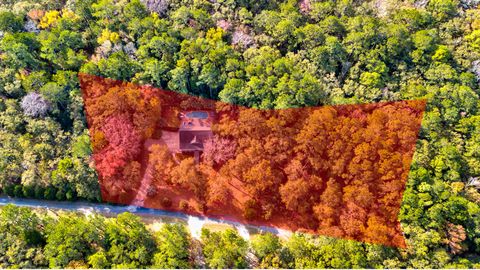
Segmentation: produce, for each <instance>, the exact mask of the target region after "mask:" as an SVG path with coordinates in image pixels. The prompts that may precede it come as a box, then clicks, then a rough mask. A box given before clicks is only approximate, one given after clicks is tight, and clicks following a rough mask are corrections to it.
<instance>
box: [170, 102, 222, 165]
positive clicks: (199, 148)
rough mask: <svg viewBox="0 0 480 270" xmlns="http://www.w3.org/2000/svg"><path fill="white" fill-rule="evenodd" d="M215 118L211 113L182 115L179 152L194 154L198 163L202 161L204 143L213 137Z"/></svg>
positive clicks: (186, 113) (192, 112) (194, 112)
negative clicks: (201, 154)
mask: <svg viewBox="0 0 480 270" xmlns="http://www.w3.org/2000/svg"><path fill="white" fill-rule="evenodd" d="M213 118H214V114H213V112H209V111H189V112H184V113H181V114H180V119H181V121H180V127H179V129H178V142H179V144H178V145H179V150H180V152H182V153H193V154H194V156H195V161H196V162H197V163H198V162H199V160H200V152H203V143H204V142H205V140H207V139H209V138H211V137H212V136H213V133H212V124H213Z"/></svg>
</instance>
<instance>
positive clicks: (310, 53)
mask: <svg viewBox="0 0 480 270" xmlns="http://www.w3.org/2000/svg"><path fill="white" fill-rule="evenodd" d="M477 4H478V1H474V0H421V1H420V0H419V1H415V0H403V1H389V0H384V1H353V0H336V1H334V0H326V1H320V0H301V1H292V0H286V1H282V0H277V1H265V0H260V1H258V0H257V1H253V0H241V1H233V0H226V1H207V0H195V1H194V0H144V1H140V0H131V1H126V0H98V1H97V0H86V1H80V0H68V1H52V0H26V1H17V0H6V1H2V2H1V4H0V188H1V190H2V193H4V194H7V195H9V196H16V197H28V198H39V199H49V200H76V199H82V200H90V201H101V196H100V187H99V184H98V176H97V174H96V172H95V169H94V168H95V166H94V165H95V164H93V162H92V158H91V155H92V143H93V145H95V143H97V142H98V143H101V142H102V138H101V136H99V137H98V138H96V139H95V140H94V141H93V142H92V141H91V140H90V137H89V134H88V130H87V124H86V118H85V114H84V111H83V105H84V104H83V101H82V97H81V92H80V88H79V81H78V73H79V72H83V73H88V74H93V75H99V76H103V77H107V78H112V79H119V80H124V81H130V82H134V83H138V84H141V85H152V86H155V87H159V88H163V89H169V90H172V91H176V92H180V93H188V94H192V95H197V96H202V97H207V98H211V99H218V100H221V101H224V102H229V103H234V104H237V105H242V106H247V107H253V108H257V109H283V108H297V107H305V106H320V105H337V104H352V103H355V104H357V103H369V102H380V101H395V100H403V99H426V100H427V110H426V113H425V116H424V119H423V122H422V128H421V130H420V136H419V139H418V141H417V144H416V152H415V155H414V157H413V162H412V166H411V170H410V174H409V177H408V180H407V186H406V190H405V192H404V194H403V202H402V207H401V209H400V215H399V219H400V223H401V225H402V230H403V232H404V235H405V238H406V241H407V249H400V250H392V249H389V248H383V247H371V246H366V245H364V244H358V245H357V244H350V242H345V241H343V240H328V241H326V240H322V239H320V240H319V239H307V240H308V241H304V240H305V239H304V238H305V237H304V236H301V237H300V236H299V237H297V238H294V239H292V240H291V243H289V245H291V247H292V248H291V250H293V251H294V252H296V255H295V264H294V265H291V264H290V265H286V266H285V265H284V264H276V263H277V262H278V261H282V260H283V258H285V257H283V256H284V254H285V253H284V252H283V251H284V249H283V248H281V247H279V248H278V249H275V250H274V251H272V252H270V253H269V254H268V255H261V256H263V257H264V258H266V259H265V260H266V262H267V261H268V262H271V263H272V265H274V266H273V267H275V266H277V267H280V266H282V267H292V266H295V267H310V268H312V267H336V266H340V267H350V266H351V267H353V266H368V267H388V268H398V267H414V268H429V267H430V268H439V267H448V268H450V267H451V268H455V267H470V268H471V267H478V261H479V258H478V254H479V252H480V218H479V213H480V206H479V205H480V191H479V187H480V149H479V145H480V135H479V134H480V115H479V95H480V87H479V80H480V45H479V44H480V9H479V8H478V7H477ZM125 94H127V93H125ZM132 94H134V93H132ZM120 120H121V119H120ZM115 121H119V119H117V120H112V121H111V123H110V125H115ZM90 135H92V134H90ZM134 135H135V134H134ZM137 135H138V134H137ZM138 136H140V135H138ZM183 166H185V167H188V166H190V164H189V163H188V162H185V164H183ZM131 169H135V167H132V168H131ZM11 218H14V216H12V215H9V216H8V219H11ZM2 222H3V219H2ZM59 222H61V221H59ZM72 222H73V223H72V224H65V226H63V227H59V230H60V229H62V228H64V230H65V231H64V233H68V230H69V229H70V228H69V226H75V227H77V226H78V227H79V228H81V230H80V229H79V230H78V231H82V232H85V233H86V234H91V232H92V229H91V228H90V225H89V224H88V223H87V224H85V223H86V222H84V221H81V220H73V221H72ZM119 226H121V225H119ZM110 227H112V228H110V229H111V230H112V233H115V232H116V231H118V230H119V229H118V228H113V227H114V226H113V225H112V226H110ZM2 228H3V227H2ZM120 231H121V230H120ZM0 233H4V232H3V229H2V232H0ZM15 233H17V232H15ZM14 235H15V236H14V238H15V239H14V241H20V242H19V243H18V245H16V247H18V250H19V251H18V252H23V253H21V254H28V256H33V255H32V254H35V252H34V250H35V249H33V250H32V249H31V245H34V244H33V243H34V242H33V243H31V242H27V243H25V242H21V241H24V240H22V239H20V238H18V239H16V237H18V236H17V235H18V234H14ZM142 235H143V234H140V235H139V237H140V238H139V239H140V240H138V241H143V240H144V238H141V237H143V236H142ZM119 237H121V235H120V236H119ZM212 237H217V238H218V237H219V236H212ZM227 238H228V237H227ZM43 239H45V238H43ZM48 239H49V238H47V240H42V241H47V243H48V241H51V243H60V242H61V239H62V238H57V237H53V236H52V238H51V239H50V240H48ZM228 239H230V238H228ZM25 241H27V240H25ZM28 241H30V240H28ZM270 242H272V241H270ZM270 242H269V243H270ZM2 243H3V242H2ZM224 243H225V245H227V246H229V244H228V242H225V241H224ZM312 243H314V244H312ZM79 244H81V243H80V242H79ZM312 245H314V247H312ZM332 246H335V247H337V248H336V249H333V248H332ZM237 247H238V249H242V248H243V244H237ZM150 248H151V246H145V247H144V250H147V251H148V250H150ZM47 250H49V251H48V256H50V257H49V258H54V259H52V260H50V261H49V262H48V264H50V263H51V264H52V266H55V265H59V266H60V265H61V266H64V264H65V263H67V261H76V260H77V259H78V258H79V257H82V256H86V254H88V255H90V253H91V252H93V251H94V250H92V249H91V247H87V248H83V247H82V252H83V253H82V252H81V253H74V254H75V256H76V257H72V258H70V257H68V258H66V257H62V256H61V255H62V253H59V252H58V251H55V250H54V249H53V248H52V249H47ZM336 250H340V251H341V252H337V251H336ZM27 251H29V252H27ZM300 251H302V252H300ZM105 252H107V251H105ZM125 253H130V251H126V252H125ZM3 254H5V253H4V252H3V251H2V252H1V255H2V256H0V260H2V263H3V262H4V261H8V260H9V259H6V258H5V257H3ZM259 254H264V253H259ZM338 254H345V256H342V258H347V257H348V258H352V261H351V262H349V263H350V264H349V265H347V264H340V263H339V264H334V263H332V262H338V261H339V260H340V259H341V258H337V257H335V256H337V255H338ZM214 255H215V254H212V256H214ZM220 255H221V254H220ZM220 255H219V256H220ZM110 256H111V255H109V254H105V253H103V254H102V253H100V254H97V255H96V256H95V257H94V259H92V260H93V261H95V263H98V264H96V265H95V267H100V268H101V267H111V266H123V264H125V265H127V264H128V265H129V266H130V267H139V266H140V265H143V263H145V262H146V261H145V260H143V259H142V260H133V259H132V258H131V257H128V256H126V257H122V258H124V259H118V260H114V261H112V260H110V259H109V258H110ZM215 256H216V255H215ZM235 256H236V255H235ZM259 256H260V255H259ZM332 256H333V257H332ZM140 257H141V256H139V257H138V258H140ZM287 257H288V256H287ZM105 258H106V259H105ZM356 258H357V259H358V260H356V261H355V259H356ZM364 258H367V260H366V262H367V263H366V264H365V261H364V260H363V259H364ZM147 259H148V260H150V258H147ZM157 259H158V261H157V263H162V262H163V259H162V257H161V255H158V256H157ZM83 260H84V261H87V259H86V258H84V259H83ZM26 261H28V262H29V263H32V264H29V265H28V267H40V266H42V267H43V266H45V265H47V263H45V262H41V261H37V262H38V264H37V263H35V262H36V260H34V259H33V257H27V259H26ZM93 261H92V262H93ZM327 261H328V262H330V263H329V264H326V263H325V262H327ZM340 261H341V260H340ZM102 263H107V264H106V265H105V264H102ZM131 263H132V264H131ZM322 263H325V264H322ZM236 266H238V267H240V266H243V264H242V262H241V261H239V262H238V264H236ZM26 267H27V265H26ZM232 267H233V266H232Z"/></svg>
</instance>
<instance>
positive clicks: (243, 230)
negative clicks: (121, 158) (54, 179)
mask: <svg viewBox="0 0 480 270" xmlns="http://www.w3.org/2000/svg"><path fill="white" fill-rule="evenodd" d="M7 204H14V205H17V206H25V207H31V208H45V209H54V210H67V211H78V212H83V213H87V212H95V213H99V214H121V213H124V212H131V213H134V214H136V215H140V216H148V217H160V218H161V217H170V218H178V219H183V220H185V221H187V222H188V225H189V227H192V226H195V227H198V226H200V228H201V226H202V225H203V224H205V223H217V224H227V225H231V226H233V227H235V228H237V230H239V232H240V234H242V236H244V237H246V238H248V236H246V235H245V234H248V232H247V231H249V230H256V231H258V230H260V231H266V232H271V233H274V234H277V235H280V236H288V235H289V232H287V231H285V230H281V229H277V228H274V227H268V226H251V225H244V224H241V223H239V222H234V221H229V220H220V219H212V218H206V217H197V216H191V215H187V214H183V213H180V212H172V211H165V210H159V209H150V208H144V207H137V206H122V205H110V204H105V203H90V202H84V201H76V202H64V201H46V200H36V199H24V198H10V197H7V196H0V206H2V205H7ZM247 229H248V230H247Z"/></svg>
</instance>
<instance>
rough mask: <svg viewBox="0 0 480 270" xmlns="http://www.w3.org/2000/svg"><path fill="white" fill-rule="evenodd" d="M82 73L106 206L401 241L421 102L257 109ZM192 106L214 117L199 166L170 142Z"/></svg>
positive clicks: (379, 241) (382, 241)
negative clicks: (129, 206) (404, 199)
mask: <svg viewBox="0 0 480 270" xmlns="http://www.w3.org/2000/svg"><path fill="white" fill-rule="evenodd" d="M79 78H80V84H81V88H82V94H83V96H84V103H85V112H86V115H87V122H88V123H89V132H90V134H92V147H93V155H92V158H93V160H94V161H95V167H96V169H97V174H98V178H99V183H100V189H101V192H102V199H103V200H104V201H106V202H113V203H120V204H134V205H139V206H144V207H150V208H160V209H165V210H177V211H183V212H187V213H190V214H196V215H207V216H216V217H218V216H222V217H223V218H227V219H233V220H236V221H238V222H244V223H245V222H247V223H252V224H256V225H267V226H274V227H280V228H283V229H289V230H295V231H297V230H298V231H302V232H311V233H321V234H322V235H327V236H335V237H343V238H346V239H353V240H359V241H367V242H369V243H377V244H384V245H389V246H397V247H405V241H404V237H403V235H402V233H401V230H400V225H399V221H398V214H399V211H400V206H401V203H402V194H403V190H404V189H405V183H406V180H407V177H408V174H409V171H410V164H411V161H412V156H413V153H414V151H415V144H416V141H417V138H418V133H419V129H420V126H421V120H422V117H423V113H424V110H425V105H426V101H425V100H408V101H397V102H380V103H371V104H363V105H358V104H356V105H338V106H322V107H304V108H291V109H276V110H259V109H255V108H247V107H241V106H236V105H232V104H230V103H224V102H217V101H214V100H211V99H204V98H199V97H196V96H191V95H183V94H179V93H176V92H172V91H165V90H160V89H158V88H153V87H149V86H143V85H141V86H139V85H136V84H133V83H128V82H123V81H117V80H111V79H105V78H101V77H97V76H92V75H86V74H81V75H80V76H79ZM192 110H193V111H195V110H197V111H198V110H208V111H209V112H210V113H212V115H214V116H212V118H215V120H213V119H212V120H211V122H212V123H211V126H210V127H211V130H212V133H213V135H212V137H211V138H209V139H207V140H206V142H205V149H204V151H203V153H202V154H201V159H200V158H199V159H198V161H197V162H196V161H195V159H194V157H193V154H191V153H190V154H188V153H182V152H178V150H175V149H174V148H175V147H174V146H172V145H171V144H170V146H169V145H168V143H167V141H169V140H170V139H168V138H167V137H168V136H171V134H172V130H175V129H177V130H178V127H179V125H180V124H179V123H180V119H179V118H178V116H177V115H179V113H180V112H186V111H192ZM166 136H167V137H166ZM192 138H193V136H192ZM189 140H190V139H189Z"/></svg>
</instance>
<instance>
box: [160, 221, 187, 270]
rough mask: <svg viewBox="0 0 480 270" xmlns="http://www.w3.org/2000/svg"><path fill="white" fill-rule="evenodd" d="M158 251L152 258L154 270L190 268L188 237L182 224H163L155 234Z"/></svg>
mask: <svg viewBox="0 0 480 270" xmlns="http://www.w3.org/2000/svg"><path fill="white" fill-rule="evenodd" d="M155 236H156V239H157V243H158V244H157V248H158V251H157V253H155V255H154V257H153V267H155V268H191V267H192V265H191V263H190V260H189V257H190V254H189V247H190V236H189V234H188V232H187V230H186V228H185V226H183V225H182V224H164V225H163V226H162V228H161V229H160V231H159V232H157V233H156V234H155Z"/></svg>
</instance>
